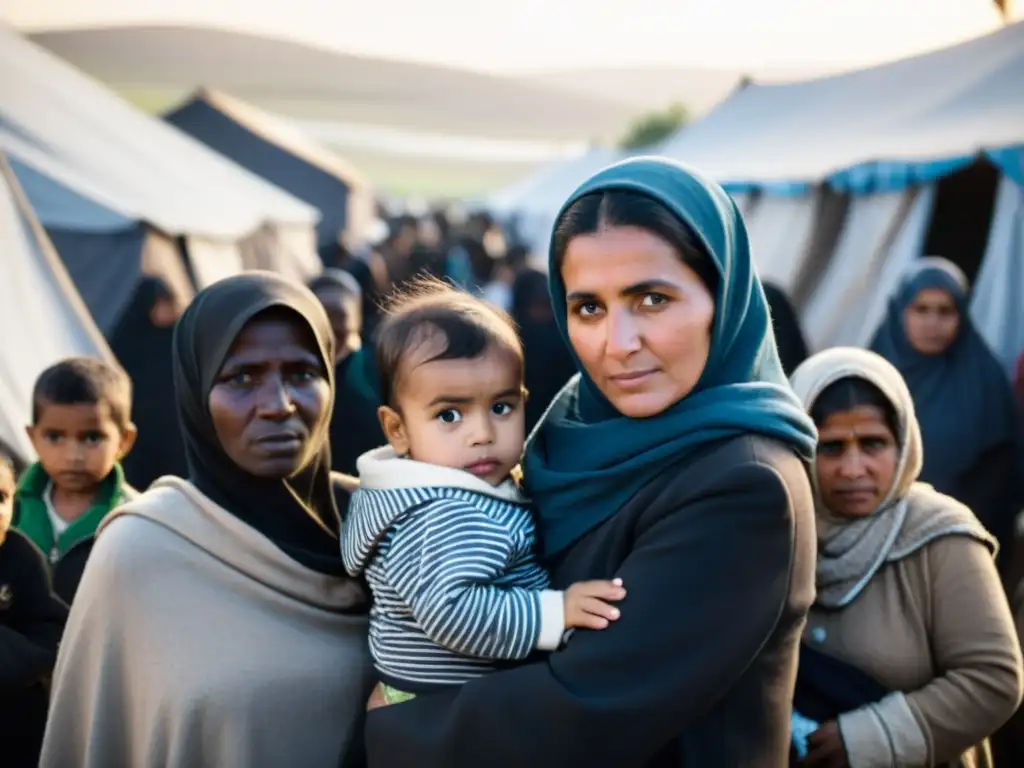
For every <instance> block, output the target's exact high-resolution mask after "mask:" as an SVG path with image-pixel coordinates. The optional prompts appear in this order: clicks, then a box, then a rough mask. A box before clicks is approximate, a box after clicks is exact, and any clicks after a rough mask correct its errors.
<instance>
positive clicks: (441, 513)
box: [386, 499, 565, 659]
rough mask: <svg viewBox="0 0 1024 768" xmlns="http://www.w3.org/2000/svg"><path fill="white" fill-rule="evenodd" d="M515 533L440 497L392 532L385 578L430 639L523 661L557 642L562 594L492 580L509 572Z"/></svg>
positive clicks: (469, 651)
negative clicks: (535, 651) (535, 650)
mask: <svg viewBox="0 0 1024 768" xmlns="http://www.w3.org/2000/svg"><path fill="white" fill-rule="evenodd" d="M513 554H514V541H513V535H512V534H511V533H510V531H509V530H508V528H506V527H505V526H503V525H501V524H500V523H498V522H497V521H495V520H494V519H493V518H491V517H490V516H488V515H487V514H486V513H485V512H483V511H482V510H480V509H477V508H476V507H473V506H472V505H470V504H467V503H465V502H463V501H459V500H454V499H439V500H437V501H434V502H432V503H431V504H429V505H428V506H427V507H425V508H424V509H422V510H421V511H420V512H419V513H418V514H417V515H416V516H415V518H414V519H412V520H410V521H409V522H408V523H407V524H404V525H402V526H400V527H399V528H398V530H396V532H395V534H394V538H393V539H392V542H391V547H390V550H389V552H388V558H387V564H386V568H387V572H388V578H389V580H390V581H391V583H392V585H393V586H394V588H395V591H396V592H398V594H399V595H400V596H401V597H402V599H403V600H405V601H406V603H407V604H408V605H409V607H410V609H411V610H412V613H413V616H414V617H415V618H416V621H417V623H418V624H419V625H420V627H421V628H422V629H423V631H424V632H425V633H426V634H427V636H428V637H429V638H430V639H431V640H433V641H434V642H435V643H438V644H439V645H442V646H444V647H445V648H448V649H449V650H452V651H455V652H456V653H461V654H464V655H467V656H476V657H478V658H486V659H524V658H526V657H527V656H528V655H529V654H530V652H531V651H533V650H534V649H535V648H542V649H553V648H555V647H557V646H558V643H559V641H560V640H561V637H562V632H563V630H564V622H565V616H564V608H563V602H562V593H561V592H556V591H552V590H545V589H535V588H524V587H516V586H496V585H495V584H494V583H493V582H494V581H495V580H496V579H498V578H499V577H500V576H502V575H504V574H506V573H507V571H508V568H509V564H510V561H511V559H512V557H513Z"/></svg>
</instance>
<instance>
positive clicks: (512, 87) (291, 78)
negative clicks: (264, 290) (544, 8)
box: [31, 26, 634, 140]
mask: <svg viewBox="0 0 1024 768" xmlns="http://www.w3.org/2000/svg"><path fill="white" fill-rule="evenodd" d="M31 38H32V39H33V40H34V41H35V42H37V43H39V44H40V45H42V46H44V47H46V48H48V49H50V50H51V51H53V52H54V53H56V54H57V55H58V56H61V57H62V58H64V59H67V60H68V61H70V62H71V63H72V64H74V65H75V66H77V67H80V68H81V69H83V70H85V71H86V72H88V73H90V74H92V75H94V76H96V77H98V78H100V79H101V80H104V81H105V82H107V83H110V84H111V85H113V86H115V87H117V88H119V89H122V90H124V91H125V92H127V93H129V94H135V95H136V96H137V97H139V98H144V97H145V96H146V94H147V93H148V94H149V95H150V100H151V103H150V106H165V105H164V104H162V103H161V102H162V101H163V100H165V99H167V98H172V99H173V98H174V97H176V96H180V95H181V94H182V93H184V92H187V91H190V90H192V89H193V88H195V87H197V86H200V85H206V86H211V87H214V88H219V89H221V90H223V91H226V92H228V93H231V94H233V95H235V96H238V97H239V98H242V99H246V100H248V101H251V102H253V103H255V104H258V105H259V106H261V107H263V108H266V109H272V110H274V111H276V112H280V113H282V114H286V115H291V116H296V117H303V118H314V119H333V120H344V121H351V122H356V123H370V124H379V125H389V126H396V127H401V128H413V129H421V130H429V131H448V132H452V133H462V134H470V135H480V136H488V137H508V138H516V139H546V140H552V139H580V138H586V139H590V138H594V139H597V138H602V139H614V138H615V137H616V136H617V135H618V134H619V133H620V132H621V131H622V129H623V127H624V126H625V124H626V123H628V121H629V119H630V118H631V117H632V116H633V112H634V105H632V104H630V103H629V102H627V101H622V100H618V101H616V100H612V99H604V98H599V97H596V96H591V95H588V94H578V93H574V92H572V91H571V90H565V89H561V88H558V87H555V86H551V85H546V84H544V83H539V82H531V81H529V80H520V79H515V78H508V77H499V76H496V75H488V74H483V73H478V72H472V71H469V70H460V69H454V68H445V67H440V66H435V65H430V64H419V63H414V62H404V61H390V60H385V59H376V58H369V57H363V56H353V55H349V54H344V53H339V52H336V51H331V50H328V49H324V48H317V47H313V46H310V45H305V44H302V43H296V42H291V41H288V40H278V39H271V38H267V37H262V36H258V35H251V34H246V33H241V32H231V31H225V30H218V29H210V28H203V27H175V26H166V27H165V26H138V27H109V28H97V29H80V30H66V31H53V32H42V33H38V34H34V35H32V36H31Z"/></svg>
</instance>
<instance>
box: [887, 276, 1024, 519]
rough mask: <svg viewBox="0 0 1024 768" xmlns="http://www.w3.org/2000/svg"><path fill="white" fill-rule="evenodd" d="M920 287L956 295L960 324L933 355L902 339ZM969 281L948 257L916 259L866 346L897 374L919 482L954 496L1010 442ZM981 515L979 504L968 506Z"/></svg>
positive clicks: (1003, 388)
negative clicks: (917, 456) (917, 439)
mask: <svg viewBox="0 0 1024 768" xmlns="http://www.w3.org/2000/svg"><path fill="white" fill-rule="evenodd" d="M925 288H941V289H943V290H945V291H946V292H947V293H949V295H950V296H952V297H953V299H954V300H955V301H956V306H957V310H958V311H959V312H960V330H959V331H958V332H957V336H956V339H954V341H953V343H952V344H951V345H950V346H949V348H948V349H947V350H946V351H945V352H943V353H942V354H939V355H922V354H921V353H919V352H917V351H916V350H915V349H914V348H913V347H912V346H911V344H910V340H909V339H908V338H907V334H906V330H905V328H904V324H903V322H904V321H903V315H904V312H905V311H906V309H907V307H908V306H910V304H912V303H913V301H914V299H915V298H916V297H917V294H918V293H920V292H921V291H922V290H924V289H925ZM968 298H969V287H968V283H967V278H966V277H965V276H964V274H963V272H961V271H960V269H959V268H957V266H956V265H954V264H953V263H952V262H949V261H947V260H946V259H940V258H922V259H918V261H917V263H916V264H915V265H914V266H913V268H912V269H911V270H910V271H909V273H908V274H907V275H906V276H905V277H904V278H903V281H902V283H901V284H900V286H899V289H898V290H897V291H896V293H895V295H894V296H893V297H892V299H891V301H890V302H889V311H888V314H887V316H886V318H885V320H884V321H883V323H882V325H881V326H880V327H879V329H878V332H877V334H876V335H875V338H874V340H873V341H872V343H871V349H872V350H874V351H875V352H877V353H878V354H880V355H881V356H882V357H884V358H885V359H886V360H888V361H889V362H890V363H892V364H893V365H894V366H896V368H897V369H898V370H899V372H900V373H901V374H902V375H903V378H904V380H905V381H906V382H907V387H909V388H910V393H911V395H912V396H913V398H914V408H915V410H916V411H917V418H918V421H919V422H920V423H921V433H922V435H923V437H924V471H923V472H922V473H921V480H923V481H924V482H927V483H930V484H932V485H934V486H935V487H936V488H937V489H938V490H940V491H942V492H943V493H949V494H950V495H952V496H954V497H957V498H959V495H958V493H957V487H958V485H959V484H960V483H961V482H962V481H963V480H964V475H965V473H966V472H968V471H969V470H971V469H974V468H976V465H977V463H978V460H979V459H980V458H981V457H982V456H984V455H986V454H987V453H988V451H989V450H991V449H993V448H996V447H998V446H1000V445H1010V444H1013V443H1015V440H1016V437H1017V436H1016V434H1015V432H1016V423H1017V422H1016V418H1017V417H1016V406H1015V403H1014V398H1013V394H1012V390H1011V388H1010V382H1009V378H1008V377H1007V375H1006V373H1005V372H1004V371H1003V369H1002V367H1001V366H1000V364H999V361H998V360H997V359H996V357H995V355H993V354H992V352H991V350H989V348H988V345H987V344H986V343H985V341H984V339H982V338H981V335H980V334H979V333H978V331H977V329H976V328H975V327H974V323H973V322H972V321H971V316H970V311H969V310H970V308H969V306H968ZM974 511H975V512H976V513H977V514H979V515H980V516H982V517H983V518H984V514H985V510H974Z"/></svg>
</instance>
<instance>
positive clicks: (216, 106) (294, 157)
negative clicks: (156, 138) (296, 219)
mask: <svg viewBox="0 0 1024 768" xmlns="http://www.w3.org/2000/svg"><path fill="white" fill-rule="evenodd" d="M164 119H165V120H166V121H167V122H169V123H170V124H171V125H173V126H175V127H177V128H179V129H180V130H182V131H184V132H185V133H187V134H189V135H190V136H193V137H194V138H196V139H198V140H199V141H201V142H203V143H204V144H206V145H207V146H208V147H210V148H212V149H214V150H216V151H217V152H219V153H220V154H222V155H225V156H226V157H229V158H231V159H232V160H234V161H235V162H236V163H238V164H239V165H241V166H243V167H245V168H248V169H249V170H250V171H252V172H253V173H255V174H257V175H258V176H260V177H262V178H264V179H266V180H267V181H269V182H271V183H272V184H275V185H276V186H278V187H280V188H281V189H284V190H287V191H288V192H290V193H291V194H293V195H295V196H296V197H297V198H299V199H301V200H304V201H305V202H307V203H309V204H310V205H312V206H313V207H314V208H316V209H317V210H318V211H319V212H320V222H319V224H318V225H317V245H318V247H319V248H321V249H326V248H331V247H334V246H336V245H337V242H338V237H339V235H341V234H343V233H344V234H347V235H348V236H349V237H351V238H352V239H355V240H361V238H363V237H364V236H365V235H366V233H367V229H368V227H369V224H370V222H371V221H372V219H373V218H374V200H373V193H372V191H371V189H370V185H369V183H368V182H367V180H366V179H365V178H364V177H363V176H362V174H361V173H359V171H357V170H356V169H355V168H354V167H352V166H351V165H350V164H349V163H347V162H346V161H345V160H343V159H342V158H341V157H339V156H338V155H336V154H334V153H332V152H330V151H328V150H327V149H325V148H323V147H321V146H320V145H319V144H317V143H316V142H315V141H312V140H311V139H309V138H308V137H306V136H305V135H304V134H302V133H301V132H300V131H299V130H297V129H295V128H294V127H292V126H290V125H288V124H287V123H286V122H284V121H283V120H281V119H280V118H277V117H275V116H273V115H270V114H267V113H266V112H263V111H262V110H260V109H257V108H256V107H254V106H252V105H250V104H246V103H245V102H243V101H240V100H238V99H235V98H232V97H230V96H228V95H226V94H223V93H219V92H217V91H215V90H211V89H209V88H204V89H201V90H200V91H198V92H197V93H195V94H194V95H193V96H192V97H190V98H189V99H188V100H187V101H186V102H185V103H184V104H182V105H181V106H179V107H177V108H175V109H173V110H171V111H170V112H168V113H167V114H165V115H164Z"/></svg>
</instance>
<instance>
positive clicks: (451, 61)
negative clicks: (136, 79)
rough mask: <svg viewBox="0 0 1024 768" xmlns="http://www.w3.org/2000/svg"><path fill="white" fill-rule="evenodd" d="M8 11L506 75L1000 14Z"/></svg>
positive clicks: (326, 3)
mask: <svg viewBox="0 0 1024 768" xmlns="http://www.w3.org/2000/svg"><path fill="white" fill-rule="evenodd" d="M1016 6H1017V10H1016V12H1015V14H1014V18H1015V19H1022V18H1024V0H1018V2H1017V3H1016ZM0 18H2V19H4V20H6V21H8V22H9V23H13V24H14V25H15V26H18V27H21V28H24V29H31V30H35V29H42V28H49V27H73V26H94V25H110V24H133V23H174V24H208V25H215V26H221V27H228V28H232V29H241V30H245V31H250V32H258V33H266V34H273V35H277V36H285V37H290V38H293V39H298V40H301V41H305V42H310V43H316V44H320V45H325V46H328V47H332V48H336V49H338V50H342V51H345V52H348V53H357V54H365V55H372V56H384V57H388V58H401V59H412V60H420V61H427V62H432V63H437V64H446V65H452V66H459V67H468V68H472V69H479V70H485V71H492V72H502V73H510V74H511V73H523V72H531V71H542V70H550V69H563V68H574V67H594V66H598V67H619V66H644V65H658V66H666V65H678V66H694V65H700V66H709V67H726V68H743V69H751V68H770V67H787V66H791V65H795V66H805V65H812V66H830V67H831V66H842V67H846V66H856V65H863V64H871V63H876V62H879V61H886V60H890V59H894V58H898V57H900V56H906V55H911V54H914V53H919V52H921V51H924V50H928V49H932V48H938V47H941V46H944V45H949V44H952V43H955V42H959V41H961V40H964V39H967V38H970V37H975V36H977V35H980V34H984V33H985V32H988V31H991V30H993V29H995V28H996V27H997V26H998V25H999V24H1000V19H999V15H998V12H997V10H996V9H995V6H994V5H993V3H992V2H991V0H624V1H623V0H512V2H507V1H506V0H170V1H169V0H0Z"/></svg>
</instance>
